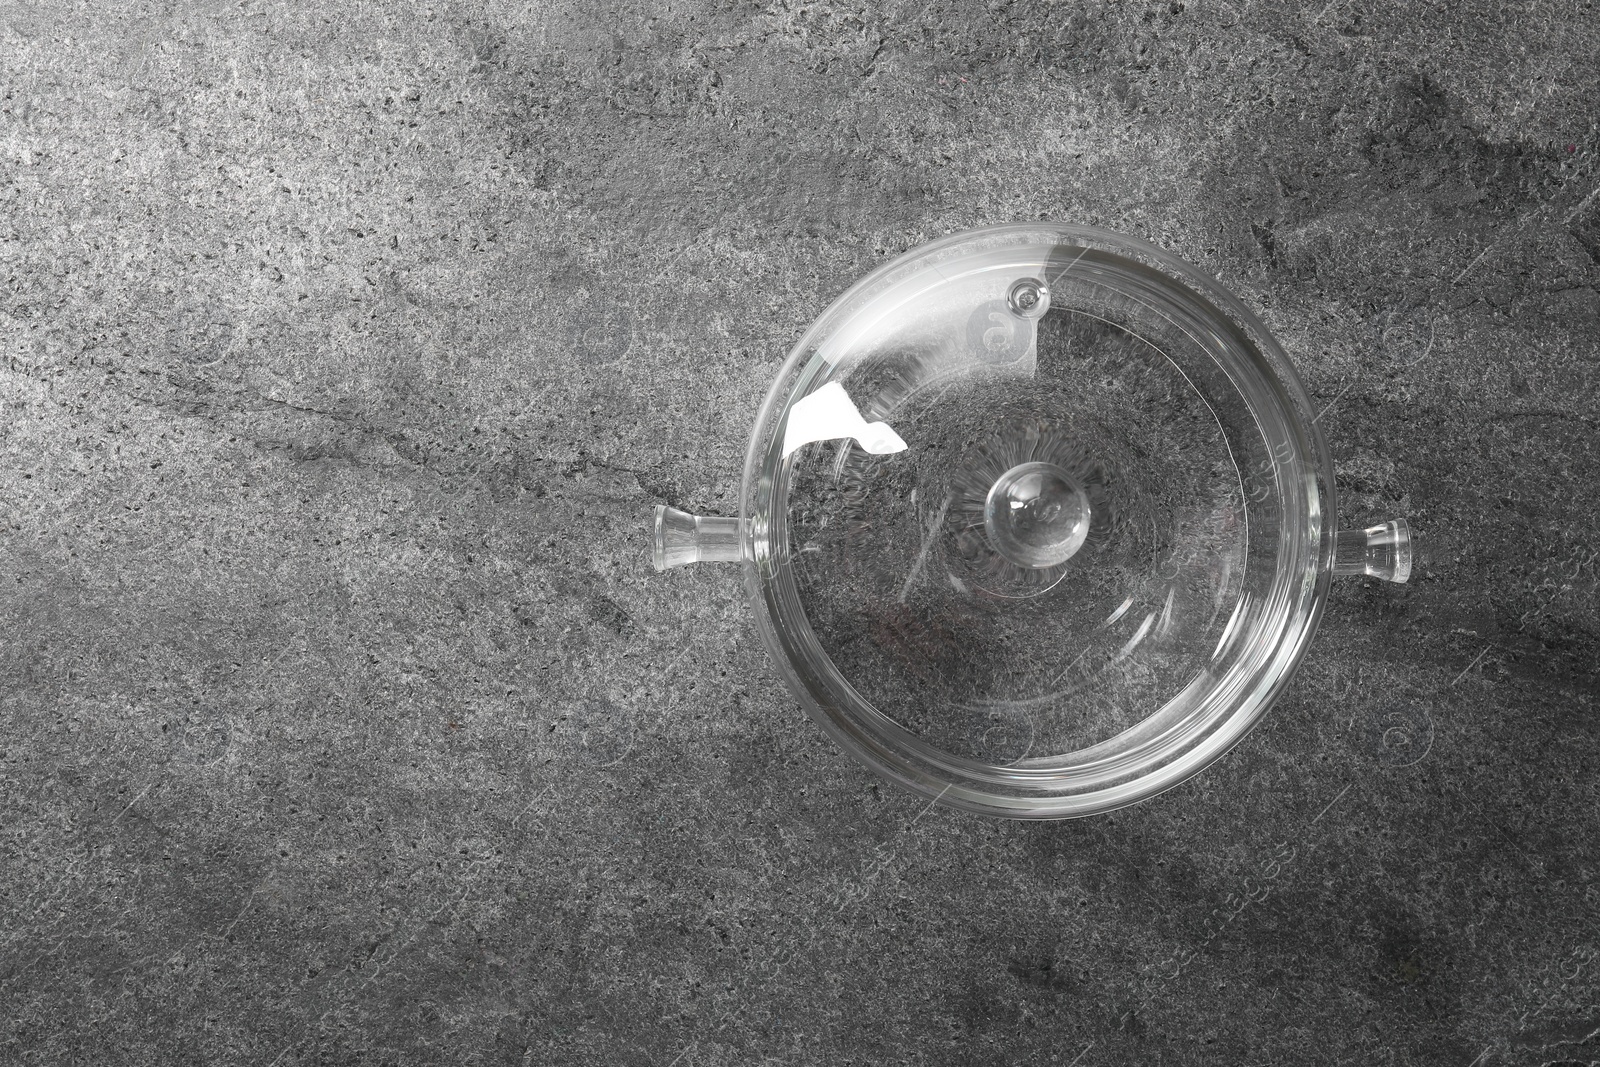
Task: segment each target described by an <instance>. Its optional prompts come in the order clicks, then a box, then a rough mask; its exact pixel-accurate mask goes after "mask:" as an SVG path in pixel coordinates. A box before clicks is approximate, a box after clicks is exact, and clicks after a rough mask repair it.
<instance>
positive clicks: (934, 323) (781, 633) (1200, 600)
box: [745, 227, 1323, 806]
mask: <svg viewBox="0 0 1600 1067" xmlns="http://www.w3.org/2000/svg"><path fill="white" fill-rule="evenodd" d="M1085 233H1090V234H1092V233H1094V231H1064V230H1060V229H1048V228H1042V227H1041V228H1032V229H1029V228H1026V227H1017V228H1010V229H1007V230H999V231H982V232H980V233H978V234H974V235H968V236H967V237H966V238H964V239H962V240H959V241H955V242H946V243H944V244H943V245H935V246H932V247H931V249H929V250H928V251H926V252H925V253H924V254H922V255H921V256H917V257H907V259H905V260H902V261H900V262H898V263H897V264H894V265H891V267H889V268H886V269H885V270H884V271H880V272H879V274H877V275H874V276H873V277H872V278H869V279H867V280H866V281H865V282H863V283H862V284H861V285H860V286H858V287H857V288H856V289H855V290H852V292H851V293H849V294H846V296H845V297H843V298H841V300H840V301H839V302H838V303H837V304H835V306H834V307H833V308H832V309H830V311H829V312H828V313H827V314H825V315H824V316H823V318H822V319H820V320H819V321H818V323H817V324H816V325H815V326H814V327H813V328H812V330H811V332H810V333H808V335H807V336H806V338H805V339H804V340H803V341H802V342H801V346H800V348H799V349H797V351H796V354H795V356H794V357H793V358H792V359H791V363H790V367H789V369H788V374H787V377H786V379H785V380H783V381H780V382H779V383H778V385H777V387H776V388H775V389H774V392H773V394H772V397H771V398H770V399H769V402H768V408H767V410H766V411H764V412H763V416H762V420H761V424H760V425H758V427H757V432H756V437H755V440H754V442H753V444H752V450H751V455H750V465H749V468H748V469H747V474H746V478H747V485H746V502H745V506H746V517H747V519H749V520H751V521H750V527H749V530H750V533H749V536H750V538H751V545H750V554H751V567H752V575H753V577H754V578H755V580H756V583H757V588H756V589H755V590H754V591H755V592H756V594H757V601H758V603H759V604H761V605H763V607H764V622H765V623H766V625H767V627H768V628H769V629H768V636H769V639H771V640H775V642H776V647H777V649H778V650H779V651H780V652H781V653H782V654H783V655H784V657H785V658H786V659H787V660H788V662H789V665H790V667H791V672H792V674H791V679H792V680H795V681H798V682H799V683H800V684H801V685H802V686H803V687H804V689H805V690H806V691H807V692H808V693H809V694H810V696H811V697H812V699H813V700H814V702H815V704H816V705H817V706H819V707H820V709H821V710H822V711H823V713H824V718H825V719H826V720H827V724H830V725H831V727H832V728H833V729H834V730H835V732H836V733H837V734H840V735H842V736H841V740H843V741H845V743H846V744H847V746H849V747H853V748H856V749H859V750H865V752H864V754H865V755H866V756H867V757H868V758H869V759H871V760H873V761H874V762H878V763H880V764H881V763H884V762H889V763H893V764H896V766H894V767H890V768H888V769H889V770H890V772H891V773H893V774H895V775H896V776H897V777H901V778H902V779H904V780H909V781H910V782H911V784H914V785H921V786H923V787H924V788H925V789H926V788H930V787H931V786H930V782H937V781H940V780H944V781H949V780H952V776H953V778H954V780H957V781H967V782H969V783H982V782H983V781H985V780H989V781H990V782H991V785H992V784H993V783H1012V785H1007V786H1005V788H1007V789H1011V788H1015V789H1016V790H1020V791H1021V792H1022V793H1027V792H1029V791H1030V789H1036V790H1044V791H1046V792H1052V793H1055V792H1060V791H1063V790H1064V791H1066V792H1073V791H1074V790H1076V789H1079V788H1080V787H1078V786H1074V785H1073V784H1072V783H1071V782H1070V781H1068V779H1070V778H1071V776H1072V774H1073V773H1074V769H1075V768H1076V769H1077V770H1079V771H1084V772H1085V773H1088V771H1087V769H1088V768H1090V767H1091V765H1092V766H1093V768H1094V769H1093V776H1094V778H1095V782H1096V785H1095V786H1094V788H1096V789H1104V788H1108V787H1114V786H1115V784H1116V783H1117V782H1118V781H1120V780H1130V779H1132V778H1135V777H1138V776H1141V775H1147V774H1148V773H1149V772H1150V770H1151V767H1152V766H1156V765H1164V764H1170V765H1172V766H1173V768H1174V769H1176V768H1177V765H1178V764H1181V763H1182V762H1183V760H1182V759H1181V755H1182V751H1183V750H1184V749H1185V748H1186V747H1192V745H1193V744H1194V743H1196V742H1197V741H1198V740H1199V739H1201V738H1202V737H1203V736H1204V735H1206V734H1207V733H1208V731H1214V727H1215V725H1216V722H1217V721H1218V719H1219V716H1220V713H1221V712H1223V711H1227V710H1236V709H1238V708H1239V707H1241V706H1242V705H1246V704H1249V703H1250V702H1251V701H1252V700H1256V701H1257V702H1260V700H1261V699H1262V698H1264V696H1265V694H1264V693H1262V692H1258V690H1260V689H1261V684H1260V683H1261V682H1262V680H1263V679H1267V680H1268V682H1269V683H1270V681H1271V679H1272V678H1273V677H1276V675H1278V674H1283V673H1286V669H1285V668H1292V666H1293V660H1294V659H1295V658H1297V656H1298V648H1299V644H1300V643H1301V642H1300V638H1301V637H1303V636H1304V635H1305V634H1306V633H1307V632H1308V630H1309V624H1310V623H1311V622H1312V621H1314V620H1313V619H1312V615H1313V614H1314V605H1315V602H1316V596H1315V594H1316V592H1317V590H1318V588H1319V582H1320V581H1322V578H1320V577H1319V570H1320V561H1321V552H1322V551H1323V546H1322V545H1321V543H1320V540H1319V537H1320V509H1321V507H1322V506H1323V502H1322V498H1321V495H1320V493H1321V492H1322V491H1323V490H1322V489H1321V488H1319V487H1320V486H1321V483H1322V481H1323V477H1322V474H1321V464H1322V463H1323V459H1322V456H1321V450H1320V448H1319V447H1318V446H1317V442H1316V438H1315V434H1314V431H1313V430H1312V429H1311V428H1310V425H1309V421H1308V420H1307V419H1306V418H1305V416H1304V413H1303V411H1302V410H1301V406H1300V404H1299V403H1297V402H1296V398H1297V396H1298V386H1297V385H1295V384H1293V372H1292V370H1288V369H1287V364H1286V363H1285V364H1284V365H1283V366H1282V367H1276V366H1274V365H1273V362H1274V360H1275V359H1276V360H1281V359H1282V356H1281V353H1277V352H1276V348H1275V346H1271V348H1272V351H1271V352H1264V351H1263V348H1262V345H1261V343H1260V339H1259V338H1257V337H1254V336H1252V335H1251V333H1250V331H1249V330H1248V329H1247V328H1245V327H1241V326H1240V325H1239V324H1238V322H1237V319H1236V317H1235V316H1232V315H1230V314H1226V313H1224V311H1223V310H1222V309H1220V308H1219V307H1218V306H1217V303H1216V302H1215V300H1214V299H1213V298H1214V297H1217V296H1218V294H1219V293H1220V290H1218V291H1217V292H1213V293H1209V294H1208V293H1206V292H1203V291H1200V290H1197V288H1196V287H1194V286H1192V285H1189V284H1186V282H1187V281H1188V279H1185V278H1183V277H1175V276H1174V273H1173V264H1174V263H1175V261H1171V262H1168V261H1166V260H1165V259H1164V258H1163V257H1162V256H1161V254H1160V253H1159V252H1157V251H1156V250H1154V249H1152V248H1149V246H1144V245H1140V244H1138V243H1127V242H1120V243H1119V242H1108V241H1102V240H1088V239H1085V237H1084V234H1085ZM1178 266H1180V267H1181V265H1178ZM1221 296H1223V297H1225V294H1221ZM1239 310H1240V311H1242V309H1239ZM1266 344H1267V345H1269V346H1270V345H1271V342H1270V339H1266ZM1285 373H1286V374H1287V375H1288V377H1289V381H1290V383H1291V384H1290V387H1289V390H1288V391H1286V389H1285V386H1284V383H1283V380H1282V377H1281V376H1282V375H1283V374H1285ZM1286 641H1288V643H1289V644H1290V645H1292V646H1293V654H1292V655H1291V656H1290V658H1289V660H1288V662H1287V663H1285V662H1284V661H1283V659H1282V655H1281V652H1282V648H1283V646H1284V644H1285V642H1286ZM1274 663H1275V664H1276V666H1274ZM1269 688H1270V684H1269ZM1219 690H1227V692H1225V693H1223V694H1222V696H1221V697H1220V698H1219V696H1218V693H1219ZM1174 731H1176V734H1178V735H1182V737H1183V738H1184V739H1185V740H1183V742H1182V743H1176V744H1175V743H1169V742H1173V738H1174V736H1175V735H1174ZM1163 739H1165V741H1163ZM1213 741H1216V742H1217V743H1220V741H1218V739H1215V738H1214V739H1213ZM1141 746H1142V747H1143V751H1144V755H1143V756H1140V757H1138V760H1137V761H1136V762H1138V763H1139V766H1138V767H1135V766H1134V765H1133V763H1128V765H1127V766H1125V767H1123V768H1122V770H1117V769H1116V768H1114V767H1113V768H1111V769H1109V770H1108V764H1107V762H1106V761H1107V759H1110V760H1111V761H1112V763H1115V762H1116V761H1117V760H1118V759H1121V758H1123V757H1128V756H1129V754H1130V753H1134V752H1135V751H1136V750H1140V749H1141ZM1152 746H1154V748H1152ZM918 767H921V768H922V769H923V771H927V768H929V767H934V768H935V769H934V770H932V771H927V780H919V773H921V772H919V771H918V769H917V768H918ZM880 769H883V768H880ZM1030 769H1031V770H1032V771H1034V772H1036V773H1035V778H1036V779H1037V781H1035V783H1034V785H1032V786H1030V785H1028V784H1026V783H1025V782H1021V779H1025V778H1027V774H1025V773H1020V772H1026V771H1028V770H1030ZM1001 772H1004V773H1001ZM1019 773H1020V777H1019ZM1063 774H1065V775H1066V777H1065V778H1063V777H1062V775H1063ZM1040 776H1044V777H1048V778H1049V779H1050V780H1049V782H1046V781H1045V780H1044V777H1040ZM1019 782H1021V784H1017V783H1019ZM1083 787H1084V788H1087V787H1088V786H1087V783H1086V782H1085V783H1083ZM975 788H984V789H987V788H990V787H989V786H981V785H980V786H975ZM956 799H957V802H959V798H956ZM977 806H981V805H977Z"/></svg>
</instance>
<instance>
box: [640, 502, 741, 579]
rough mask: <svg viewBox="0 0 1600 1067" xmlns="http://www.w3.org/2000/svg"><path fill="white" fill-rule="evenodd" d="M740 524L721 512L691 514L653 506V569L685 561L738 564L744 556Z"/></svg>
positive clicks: (665, 567) (681, 564)
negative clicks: (654, 512)
mask: <svg viewBox="0 0 1600 1067" xmlns="http://www.w3.org/2000/svg"><path fill="white" fill-rule="evenodd" d="M743 533H744V530H743V524H742V523H741V522H740V520H738V519H728V518H723V517H722V516H720V515H691V514H689V513H688V512H687V511H679V510H678V509H677V508H669V507H667V506H666V505H665V504H657V505H656V533H655V564H656V570H658V571H664V570H666V569H667V568H668V567H681V566H683V565H684V564H685V563H738V562H739V561H740V560H742V559H744V537H743V536H742V535H743Z"/></svg>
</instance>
